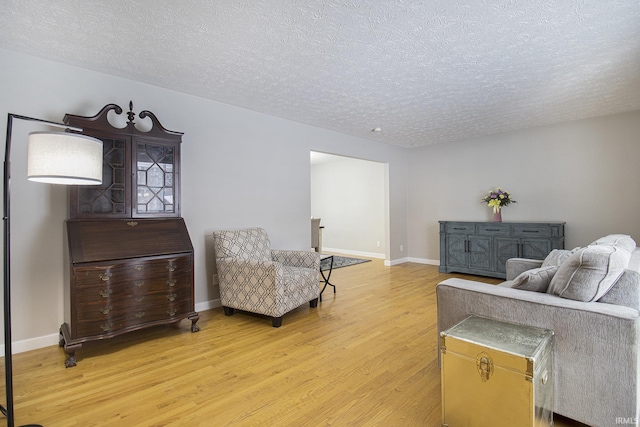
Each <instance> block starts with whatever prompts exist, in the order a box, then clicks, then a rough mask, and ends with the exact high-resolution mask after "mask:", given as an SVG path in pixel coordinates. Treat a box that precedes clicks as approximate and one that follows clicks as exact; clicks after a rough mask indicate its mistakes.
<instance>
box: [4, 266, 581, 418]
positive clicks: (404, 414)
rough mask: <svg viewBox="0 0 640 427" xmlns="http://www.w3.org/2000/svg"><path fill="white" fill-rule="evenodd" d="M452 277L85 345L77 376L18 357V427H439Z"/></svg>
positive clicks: (367, 276) (45, 354) (369, 288)
mask: <svg viewBox="0 0 640 427" xmlns="http://www.w3.org/2000/svg"><path fill="white" fill-rule="evenodd" d="M447 277H451V275H444V274H439V273H438V271H437V268H436V267H434V266H427V265H420V264H412V263H407V264H402V265H398V266H394V267H385V266H384V265H383V262H382V261H381V260H373V261H372V262H369V263H365V264H360V265H356V266H351V267H346V268H341V269H337V270H334V271H333V275H332V276H331V281H332V282H333V283H334V284H335V285H336V286H337V289H338V290H337V294H335V295H334V294H333V293H331V290H330V288H329V290H328V291H325V293H324V301H323V302H321V303H320V304H319V305H318V308H317V309H310V308H309V306H308V305H306V306H303V307H300V308H299V309H297V310H295V311H293V312H292V313H289V314H288V315H286V316H285V317H284V321H283V325H282V327H281V328H279V329H275V328H272V327H271V322H270V320H268V319H265V318H262V317H258V316H254V315H247V314H243V313H237V314H235V315H234V316H231V317H225V316H224V314H223V312H222V309H221V308H218V309H214V310H209V311H206V312H202V313H201V318H200V322H199V325H200V327H201V331H200V332H198V333H195V334H192V333H191V332H190V327H189V325H190V322H188V321H184V322H182V323H180V324H179V326H178V327H174V326H171V327H159V328H153V329H149V330H146V331H138V332H136V333H133V334H130V335H128V336H124V337H120V338H116V339H111V340H107V341H103V342H97V343H92V344H87V345H85V347H84V348H83V349H81V350H79V351H78V353H77V356H78V365H77V366H76V367H74V368H69V369H65V367H64V360H65V354H64V351H63V350H62V349H61V348H59V347H57V346H52V347H48V348H44V349H39V350H35V351H31V352H28V353H22V354H18V355H16V356H15V357H14V371H15V372H14V390H15V414H16V425H19V424H25V423H40V424H43V425H45V426H47V427H54V426H82V427H87V426H186V425H195V426H269V427H271V426H410V427H411V426H427V427H430V426H440V424H441V422H440V419H441V412H440V411H441V408H440V400H441V399H440V372H439V369H438V364H437V336H436V304H435V286H436V284H437V283H438V282H440V281H441V280H443V279H445V278H447ZM467 277H468V276H467ZM478 279H479V280H483V281H486V282H492V283H495V282H496V281H494V280H492V279H486V278H484V279H482V278H478ZM2 388H3V389H4V387H2ZM2 398H3V400H4V396H2ZM556 420H557V421H556V426H578V425H579V424H574V423H571V422H570V421H568V420H558V419H557V418H556ZM0 423H1V422H0Z"/></svg>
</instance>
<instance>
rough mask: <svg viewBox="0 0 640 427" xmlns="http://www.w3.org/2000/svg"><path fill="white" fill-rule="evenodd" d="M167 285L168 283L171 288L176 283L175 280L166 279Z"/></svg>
mask: <svg viewBox="0 0 640 427" xmlns="http://www.w3.org/2000/svg"><path fill="white" fill-rule="evenodd" d="M167 285H169V287H170V288H173V287H174V286H175V285H176V280H175V279H174V280H167Z"/></svg>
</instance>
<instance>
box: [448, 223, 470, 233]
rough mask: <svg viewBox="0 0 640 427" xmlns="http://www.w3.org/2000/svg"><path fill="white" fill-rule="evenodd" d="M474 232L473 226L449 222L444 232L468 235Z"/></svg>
mask: <svg viewBox="0 0 640 427" xmlns="http://www.w3.org/2000/svg"><path fill="white" fill-rule="evenodd" d="M474 231H475V224H467V223H463V222H451V223H447V225H446V232H447V233H449V234H469V233H473V232H474Z"/></svg>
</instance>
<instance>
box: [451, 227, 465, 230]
mask: <svg viewBox="0 0 640 427" xmlns="http://www.w3.org/2000/svg"><path fill="white" fill-rule="evenodd" d="M453 229H454V230H466V228H464V227H453Z"/></svg>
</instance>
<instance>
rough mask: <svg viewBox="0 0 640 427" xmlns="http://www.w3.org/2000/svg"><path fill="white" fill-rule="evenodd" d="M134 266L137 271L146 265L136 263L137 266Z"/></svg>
mask: <svg viewBox="0 0 640 427" xmlns="http://www.w3.org/2000/svg"><path fill="white" fill-rule="evenodd" d="M133 268H134V270H136V271H142V270H144V265H142V264H138V265H136V266H135V267H133Z"/></svg>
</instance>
